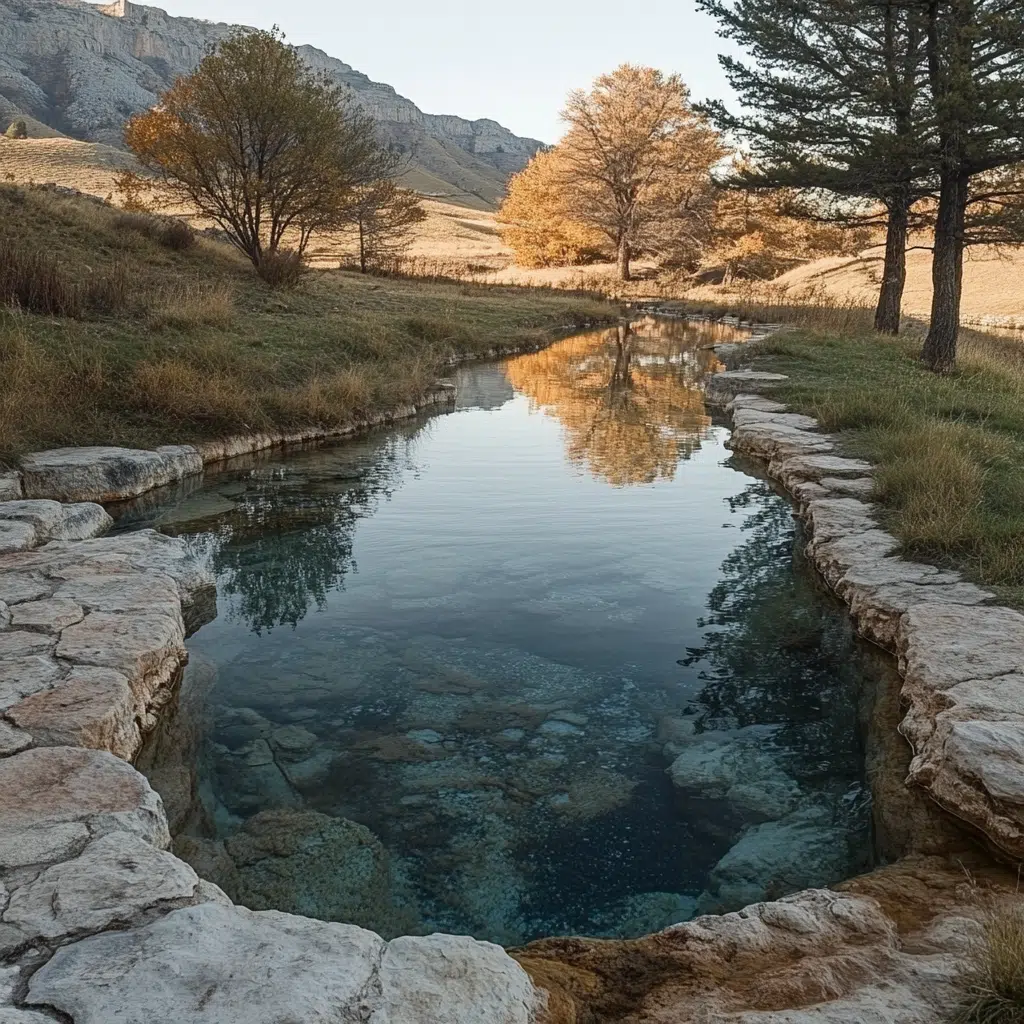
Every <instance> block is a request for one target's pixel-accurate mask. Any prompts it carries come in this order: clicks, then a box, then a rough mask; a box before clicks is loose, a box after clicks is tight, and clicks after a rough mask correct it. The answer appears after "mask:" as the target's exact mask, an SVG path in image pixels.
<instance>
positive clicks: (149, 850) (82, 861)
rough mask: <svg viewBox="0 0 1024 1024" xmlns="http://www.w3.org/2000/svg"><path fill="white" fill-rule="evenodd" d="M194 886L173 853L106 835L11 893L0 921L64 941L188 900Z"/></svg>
mask: <svg viewBox="0 0 1024 1024" xmlns="http://www.w3.org/2000/svg"><path fill="white" fill-rule="evenodd" d="M198 885H199V879H198V878H197V877H196V873H195V872H194V871H193V870H192V868H190V867H189V866H188V865H187V864H186V863H185V862H184V861H180V860H178V858H177V857H175V856H174V855H173V854H171V853H168V852H167V851H165V850H157V849H155V848H154V847H152V846H151V845H150V844H149V843H147V842H145V841H144V840H142V839H140V838H139V837H138V836H133V835H128V834H126V833H124V832H111V833H109V834H107V835H105V836H100V837H99V838H98V839H94V840H92V841H91V842H90V843H89V844H88V845H87V846H86V847H85V849H84V850H83V851H82V852H81V853H80V854H79V855H78V856H77V857H74V858H72V859H70V860H66V861H63V862H61V863H58V864H54V865H53V866H52V867H49V868H47V869H46V870H45V871H43V872H42V873H41V874H39V875H38V876H37V877H36V878H34V879H33V880H32V881H31V882H28V883H27V884H25V885H22V886H20V887H18V888H16V889H15V890H14V891H13V892H12V893H11V896H10V901H9V903H8V905H7V909H6V910H5V911H4V912H3V913H2V914H0V920H2V921H3V923H4V924H5V925H10V926H12V927H14V928H17V929H18V930H19V931H21V932H22V933H24V934H25V935H27V936H32V937H41V938H44V939H51V940H52V939H64V938H66V937H68V936H70V935H75V934H77V933H82V932H95V931H99V930H101V929H103V928H107V927H109V926H110V925H111V924H113V923H114V922H128V921H131V920H132V919H133V918H134V917H135V916H136V915H137V914H139V913H140V912H141V911H143V910H147V909H151V908H153V907H156V906H159V905H161V904H167V903H168V902H170V901H184V900H191V899H192V898H193V897H194V896H195V894H196V889H197V887H198Z"/></svg>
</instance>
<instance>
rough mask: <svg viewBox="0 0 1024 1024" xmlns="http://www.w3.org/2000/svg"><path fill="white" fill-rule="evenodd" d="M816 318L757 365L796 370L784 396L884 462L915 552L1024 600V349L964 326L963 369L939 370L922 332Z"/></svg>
mask: <svg viewBox="0 0 1024 1024" xmlns="http://www.w3.org/2000/svg"><path fill="white" fill-rule="evenodd" d="M817 318H818V320H819V321H820V324H821V325H819V326H815V327H802V328H799V329H794V330H788V331H785V332H781V333H779V334H777V335H774V336H773V337H771V338H769V339H767V340H766V341H765V342H764V343H761V344H760V345H759V346H758V355H757V357H756V358H755V359H754V360H753V364H752V365H754V366H755V367H756V368H757V369H765V370H771V371H775V372H778V373H785V374H788V375H790V377H791V382H790V383H788V384H786V385H785V386H783V387H781V388H779V389H777V393H778V396H779V397H780V399H781V400H783V401H785V402H787V403H789V404H790V405H792V406H793V407H794V408H795V409H796V410H798V411H800V412H805V413H808V414H809V415H812V416H815V417H816V418H817V419H818V420H819V422H820V423H821V425H822V427H823V428H824V429H825V430H827V431H830V432H834V433H836V434H837V435H838V437H839V442H840V445H841V447H842V449H843V451H844V454H848V455H851V456H859V457H863V458H866V459H869V460H870V461H871V462H873V463H874V464H875V465H876V466H877V467H878V469H877V473H876V475H875V500H876V501H878V502H879V503H880V504H881V505H882V507H883V509H884V516H885V526H886V528H887V529H889V530H890V531H891V532H892V533H893V534H894V535H895V536H896V537H898V538H899V539H900V541H901V542H902V545H903V551H904V553H905V554H906V555H907V556H908V557H912V558H916V559H919V560H924V561H927V562H932V563H934V564H937V565H941V566H948V567H952V568H957V569H959V570H961V571H962V572H964V573H965V574H966V575H967V576H968V577H969V578H971V579H973V580H975V581H976V582H979V583H982V584H985V585H988V586H990V587H993V588H994V589H995V590H996V591H997V593H998V594H999V596H1000V597H1001V598H1002V599H1003V600H1004V601H1007V602H1009V603H1012V604H1015V605H1017V606H1024V348H1022V347H1021V345H1020V343H1018V342H1015V341H1012V340H1004V339H1001V338H997V337H993V336H987V335H984V334H980V333H975V332H969V331H968V332H965V333H964V336H963V339H962V342H961V345H962V347H961V352H962V358H961V364H960V369H959V371H958V372H957V373H956V374H953V375H951V376H948V377H939V376H936V375H935V374H932V373H930V372H928V371H927V370H925V369H923V368H922V366H921V365H920V363H919V362H918V354H919V352H920V347H921V337H920V334H919V332H918V331H915V330H914V329H913V328H911V330H910V333H909V336H908V337H904V338H901V339H898V340H890V339H886V338H883V337H881V336H879V335H877V334H874V333H873V332H871V331H870V330H869V328H868V320H867V318H866V317H865V316H863V315H861V316H860V317H859V318H858V316H857V315H855V314H854V313H852V312H851V311H838V312H837V314H836V322H835V323H833V324H832V325H829V324H828V316H827V314H826V312H825V311H819V312H818V314H817ZM775 393H776V392H775V391H773V394H775Z"/></svg>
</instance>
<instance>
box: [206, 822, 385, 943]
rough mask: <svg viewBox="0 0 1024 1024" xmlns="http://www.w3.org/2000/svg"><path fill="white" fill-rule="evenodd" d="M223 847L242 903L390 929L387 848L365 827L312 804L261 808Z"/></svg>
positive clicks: (258, 907)
mask: <svg viewBox="0 0 1024 1024" xmlns="http://www.w3.org/2000/svg"><path fill="white" fill-rule="evenodd" d="M225 848H226V850H227V853H228V856H230V858H231V860H232V861H233V862H234V864H235V867H236V869H237V883H236V886H237V887H236V898H237V899H238V901H239V902H240V903H242V904H244V905H245V906H247V907H250V908H252V909H253V910H271V909H273V910H284V911H286V912H288V913H294V914H303V915H305V916H306V917H316V918H319V919H320V920H322V921H345V922H347V923H350V924H358V925H361V926H363V927H371V926H372V927H374V928H376V929H377V930H381V931H388V930H389V929H388V928H387V927H386V926H387V924H389V923H391V918H392V917H393V915H394V908H393V906H392V901H391V874H390V869H389V864H388V855H387V852H386V851H385V850H384V847H383V846H382V845H381V843H380V841H379V840H378V839H377V837H376V836H375V835H374V834H373V833H372V832H371V831H370V830H369V829H368V828H366V827H365V826H363V825H357V824H356V823H355V822H353V821H348V820H347V819H345V818H333V817H331V816H330V815H327V814H320V813H318V812H316V811H292V810H275V811H264V812H262V813H261V814H257V815H255V816H254V817H252V818H250V819H249V820H248V821H247V822H246V823H245V824H244V825H243V826H242V828H241V829H240V830H239V831H238V832H236V833H235V834H234V835H233V836H231V837H230V838H229V839H228V840H227V841H226V843H225ZM212 881H214V882H217V881H218V879H217V878H213V879H212ZM218 884H219V883H218Z"/></svg>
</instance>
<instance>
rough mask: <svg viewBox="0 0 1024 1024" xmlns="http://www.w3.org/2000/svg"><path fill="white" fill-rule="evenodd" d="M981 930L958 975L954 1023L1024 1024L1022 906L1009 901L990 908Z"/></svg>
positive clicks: (1023, 922)
mask: <svg viewBox="0 0 1024 1024" xmlns="http://www.w3.org/2000/svg"><path fill="white" fill-rule="evenodd" d="M983 927H984V931H983V934H982V936H981V938H979V939H978V940H976V941H975V942H974V943H973V945H972V947H971V950H970V953H969V955H968V957H967V958H966V962H965V963H964V964H963V965H962V968H961V973H960V978H959V982H960V987H961V988H962V989H963V991H964V997H963V1001H962V1004H961V1005H960V1006H959V1007H958V1008H957V1010H956V1012H955V1015H954V1017H953V1020H954V1021H955V1024H1022V1022H1024V903H1022V902H1021V901H1020V900H1017V899H1015V900H1013V901H1012V902H1010V903H1006V904H1003V905H1001V906H996V907H993V908H992V909H990V910H989V912H988V913H987V915H986V917H985V920H984V925H983Z"/></svg>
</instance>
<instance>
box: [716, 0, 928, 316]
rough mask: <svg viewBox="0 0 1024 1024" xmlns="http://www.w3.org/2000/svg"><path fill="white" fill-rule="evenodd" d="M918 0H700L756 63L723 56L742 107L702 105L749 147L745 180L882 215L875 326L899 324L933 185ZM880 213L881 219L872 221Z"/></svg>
mask: <svg viewBox="0 0 1024 1024" xmlns="http://www.w3.org/2000/svg"><path fill="white" fill-rule="evenodd" d="M916 3H917V0H867V2H865V0H697V4H698V6H699V7H700V8H702V9H703V10H705V11H707V12H708V13H710V14H712V15H713V16H714V17H715V18H717V19H718V21H719V22H720V24H721V29H720V32H721V34H722V35H723V36H725V37H726V38H729V39H732V40H734V41H736V42H737V43H739V44H740V46H742V47H743V48H744V49H746V50H747V51H748V52H749V53H750V56H751V60H750V62H749V63H744V62H743V61H740V60H737V59H735V58H732V57H728V56H722V57H720V58H719V59H720V61H721V63H722V65H723V67H724V68H725V71H726V74H727V76H728V79H729V82H730V84H731V85H732V87H733V88H734V89H735V91H736V93H737V94H738V96H739V98H740V101H741V103H742V105H743V108H745V110H746V111H748V112H744V113H739V114H734V113H731V112H730V111H729V110H728V109H727V108H726V107H725V105H724V104H722V103H721V102H715V103H710V104H708V105H707V106H706V109H707V111H708V113H709V114H710V116H711V118H712V120H714V121H715V122H716V124H717V125H718V127H720V128H722V129H724V130H726V131H730V132H732V133H733V134H735V135H737V136H739V137H740V138H741V139H742V140H744V141H745V142H746V143H747V144H748V146H749V147H750V155H751V156H752V158H753V160H754V163H755V164H756V170H754V171H748V172H747V173H745V174H744V175H743V176H742V177H741V178H740V180H739V181H737V182H736V184H738V185H739V186H741V187H746V188H778V187H785V188H795V189H800V190H803V191H804V192H805V193H809V194H811V195H812V196H820V194H821V193H828V194H829V195H830V196H831V197H832V201H831V202H830V203H827V204H822V203H820V202H819V203H817V204H815V205H817V213H818V215H819V216H831V217H833V218H834V219H837V220H839V221H847V222H856V223H861V224H864V223H868V222H870V221H871V220H872V219H873V218H877V216H878V215H877V211H878V209H879V208H880V209H881V210H882V215H881V220H882V221H884V223H885V226H886V247H885V267H884V271H883V275H882V284H881V288H880V292H879V299H878V306H877V309H876V312H875V326H876V328H877V329H878V330H880V331H884V332H886V333H891V334H895V333H897V332H898V330H899V321H900V305H901V300H902V295H903V287H904V282H905V278H906V248H907V236H908V232H909V230H910V227H911V226H912V225H911V220H912V210H913V206H914V203H915V201H916V200H917V199H918V198H920V197H921V196H922V195H923V194H926V193H927V192H928V191H930V189H931V188H932V187H933V183H932V182H931V181H930V180H929V174H930V164H929V162H928V160H927V159H926V156H925V154H926V153H927V149H928V136H929V131H930V128H931V117H930V112H929V110H928V102H927V100H928V97H927V91H926V84H927V83H926V75H925V59H926V41H927V18H926V16H925V13H924V12H923V11H922V10H920V9H919V8H918V7H917V5H916ZM875 222H876V223H877V219H876V221H875Z"/></svg>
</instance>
